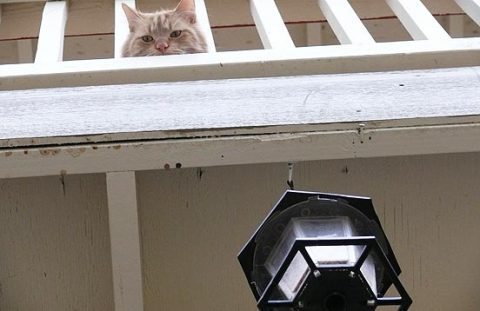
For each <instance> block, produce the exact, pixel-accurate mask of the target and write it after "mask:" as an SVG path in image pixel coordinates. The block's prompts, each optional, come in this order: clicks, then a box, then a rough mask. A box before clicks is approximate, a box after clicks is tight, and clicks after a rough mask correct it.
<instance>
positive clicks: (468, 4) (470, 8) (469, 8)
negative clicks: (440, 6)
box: [455, 0, 480, 26]
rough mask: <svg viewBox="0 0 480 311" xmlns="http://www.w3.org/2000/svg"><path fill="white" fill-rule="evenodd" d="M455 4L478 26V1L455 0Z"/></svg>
mask: <svg viewBox="0 0 480 311" xmlns="http://www.w3.org/2000/svg"><path fill="white" fill-rule="evenodd" d="M455 2H457V4H458V6H459V7H461V8H462V10H463V11H465V13H467V15H468V16H470V18H471V19H473V20H474V21H475V23H477V24H478V25H479V26H480V0H455Z"/></svg>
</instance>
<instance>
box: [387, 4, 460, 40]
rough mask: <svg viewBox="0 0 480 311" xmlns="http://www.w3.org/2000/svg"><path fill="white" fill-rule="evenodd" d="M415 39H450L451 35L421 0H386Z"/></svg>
mask: <svg viewBox="0 0 480 311" xmlns="http://www.w3.org/2000/svg"><path fill="white" fill-rule="evenodd" d="M386 1H387V4H388V5H389V6H390V8H391V9H392V11H393V12H394V13H395V15H397V17H398V19H399V20H400V22H401V23H402V24H403V26H404V27H405V28H406V29H407V31H408V32H409V33H410V35H411V36H412V38H413V39H414V40H448V39H450V36H449V35H448V33H447V32H446V31H445V30H444V29H443V28H442V26H440V24H439V23H438V22H437V21H436V20H435V18H434V17H433V16H432V14H431V13H430V12H429V11H428V9H427V8H426V7H425V5H424V4H423V3H422V2H421V1H420V0H386Z"/></svg>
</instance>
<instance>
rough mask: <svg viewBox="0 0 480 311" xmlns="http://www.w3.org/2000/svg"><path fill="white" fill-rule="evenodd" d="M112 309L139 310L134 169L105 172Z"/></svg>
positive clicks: (139, 293)
mask: <svg viewBox="0 0 480 311" xmlns="http://www.w3.org/2000/svg"><path fill="white" fill-rule="evenodd" d="M106 182H107V196H108V218H109V224H110V241H111V252H112V272H113V294H114V302H115V311H131V310H139V311H141V310H143V286H142V283H143V282H142V280H143V278H142V266H141V254H140V249H141V248H140V231H139V224H138V207H137V191H136V181H135V172H110V173H107V174H106Z"/></svg>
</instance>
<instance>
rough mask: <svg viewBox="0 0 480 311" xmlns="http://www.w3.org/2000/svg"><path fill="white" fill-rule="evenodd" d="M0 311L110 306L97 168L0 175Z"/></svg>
mask: <svg viewBox="0 0 480 311" xmlns="http://www.w3.org/2000/svg"><path fill="white" fill-rule="evenodd" d="M0 199H1V204H0V248H1V249H2V252H1V255H0V262H1V264H0V283H1V284H2V286H1V288H2V290H1V297H0V310H2V311H13V310H15V311H30V310H49V311H62V310H63V311H64V310H71V311H73V310H78V311H80V310H102V311H114V307H113V290H112V265H111V259H110V238H109V233H108V210H107V197H106V188H105V176H104V175H103V174H93V175H75V176H62V177H60V176H52V177H45V178H28V179H27V178H22V179H12V180H4V179H0Z"/></svg>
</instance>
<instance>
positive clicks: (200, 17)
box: [195, 0, 217, 53]
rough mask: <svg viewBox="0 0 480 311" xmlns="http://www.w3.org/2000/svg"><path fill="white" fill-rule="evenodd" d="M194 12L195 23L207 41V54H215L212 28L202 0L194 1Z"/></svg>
mask: <svg viewBox="0 0 480 311" xmlns="http://www.w3.org/2000/svg"><path fill="white" fill-rule="evenodd" d="M195 10H196V15H197V23H198V24H199V26H200V29H201V30H202V32H203V34H204V36H205V40H206V41H207V47H208V52H210V53H213V52H216V51H217V49H216V47H215V41H214V40H213V34H212V28H211V27H210V20H209V18H208V13H207V7H206V5H205V1H204V0H195Z"/></svg>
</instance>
